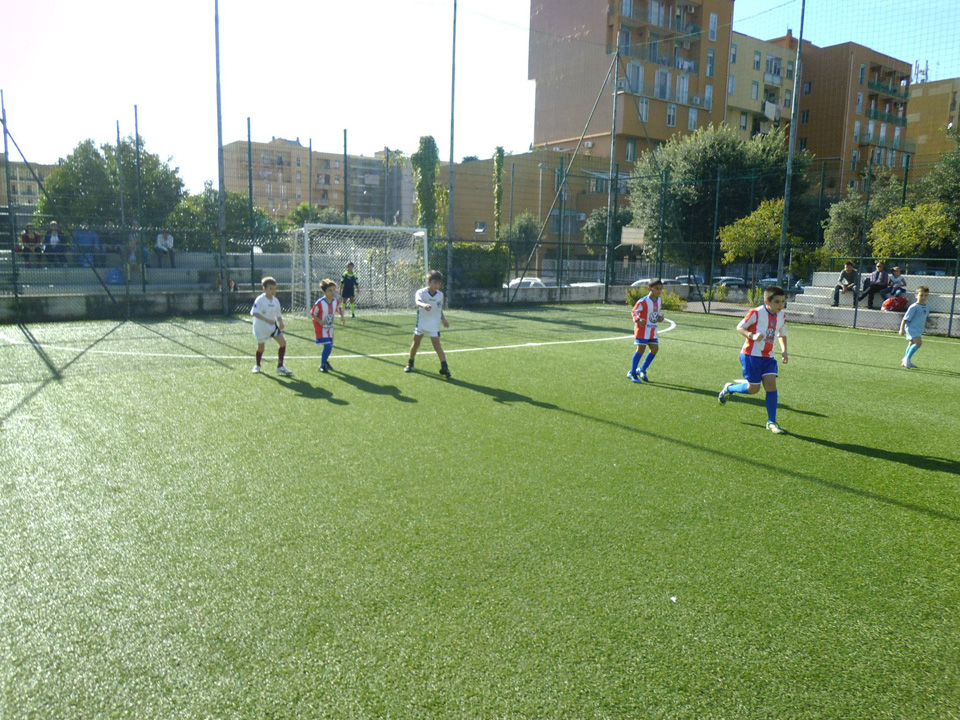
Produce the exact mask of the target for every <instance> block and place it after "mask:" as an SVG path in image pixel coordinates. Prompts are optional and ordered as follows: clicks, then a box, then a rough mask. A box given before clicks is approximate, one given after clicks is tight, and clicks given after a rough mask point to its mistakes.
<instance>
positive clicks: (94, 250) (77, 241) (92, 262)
mask: <svg viewBox="0 0 960 720" xmlns="http://www.w3.org/2000/svg"><path fill="white" fill-rule="evenodd" d="M73 244H74V245H75V246H76V249H77V251H78V252H80V253H81V254H80V264H81V265H83V266H84V267H96V265H97V263H96V256H97V255H98V254H99V253H100V236H99V235H97V233H96V232H94V231H93V230H91V229H90V228H88V227H87V226H86V225H80V228H79V229H78V230H77V231H76V232H74V234H73Z"/></svg>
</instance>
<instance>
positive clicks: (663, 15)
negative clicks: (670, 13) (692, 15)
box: [647, 0, 667, 27]
mask: <svg viewBox="0 0 960 720" xmlns="http://www.w3.org/2000/svg"><path fill="white" fill-rule="evenodd" d="M647 19H648V20H649V21H650V22H651V23H652V24H653V25H659V26H660V27H666V26H667V7H666V5H665V4H664V3H663V2H660V0H650V13H649V16H648V18H647Z"/></svg>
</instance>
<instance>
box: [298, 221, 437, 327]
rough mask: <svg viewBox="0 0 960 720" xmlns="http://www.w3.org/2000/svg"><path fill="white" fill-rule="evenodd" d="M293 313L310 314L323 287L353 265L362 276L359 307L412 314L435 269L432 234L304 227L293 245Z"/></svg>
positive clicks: (413, 230) (420, 230)
mask: <svg viewBox="0 0 960 720" xmlns="http://www.w3.org/2000/svg"><path fill="white" fill-rule="evenodd" d="M292 245H293V246H292V248H291V251H292V258H291V260H292V272H291V286H292V287H291V289H292V297H291V310H293V311H294V312H297V311H307V310H309V308H310V307H311V306H312V305H313V302H314V301H315V300H316V298H318V297H319V296H320V281H321V280H323V279H324V278H330V279H331V280H335V281H336V282H337V283H339V282H340V278H341V276H342V275H343V272H344V270H345V269H346V267H347V263H348V262H352V263H353V271H354V273H355V274H356V276H357V282H358V284H359V290H358V291H357V307H358V308H360V309H364V310H369V309H377V310H388V309H399V308H412V307H413V306H414V295H415V294H416V292H417V290H419V289H420V288H422V287H423V286H424V285H425V284H426V273H427V270H428V269H429V263H428V257H427V231H426V230H424V229H423V228H410V227H366V226H362V225H316V224H308V225H304V227H303V228H302V230H300V231H297V232H296V233H295V234H294V239H293V244H292Z"/></svg>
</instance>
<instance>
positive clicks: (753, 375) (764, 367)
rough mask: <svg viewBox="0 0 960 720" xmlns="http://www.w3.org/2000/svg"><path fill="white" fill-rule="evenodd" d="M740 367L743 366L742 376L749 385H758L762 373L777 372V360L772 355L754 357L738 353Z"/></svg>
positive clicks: (761, 379) (760, 381)
mask: <svg viewBox="0 0 960 720" xmlns="http://www.w3.org/2000/svg"><path fill="white" fill-rule="evenodd" d="M740 367H741V368H743V377H745V378H746V380H747V382H748V383H750V384H751V385H760V384H761V383H762V382H763V376H764V375H776V374H777V360H776V358H772V357H768V358H766V357H755V356H754V355H746V354H744V353H740Z"/></svg>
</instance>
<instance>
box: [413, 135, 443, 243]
mask: <svg viewBox="0 0 960 720" xmlns="http://www.w3.org/2000/svg"><path fill="white" fill-rule="evenodd" d="M410 161H411V163H412V164H413V173H414V177H415V178H416V192H417V200H416V202H417V224H418V225H419V226H420V227H424V228H426V229H427V232H428V233H430V237H438V232H437V230H438V228H437V221H438V219H439V218H438V215H437V195H436V185H437V182H436V180H437V167H438V166H439V163H440V153H439V151H438V150H437V143H436V141H435V140H434V139H433V136H432V135H424V136H423V137H421V138H420V147H419V148H418V149H417V151H416V152H415V153H414V154H413V155H411V156H410Z"/></svg>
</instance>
